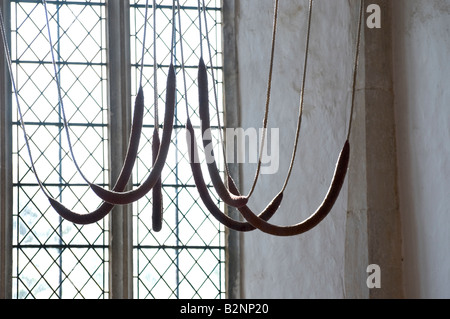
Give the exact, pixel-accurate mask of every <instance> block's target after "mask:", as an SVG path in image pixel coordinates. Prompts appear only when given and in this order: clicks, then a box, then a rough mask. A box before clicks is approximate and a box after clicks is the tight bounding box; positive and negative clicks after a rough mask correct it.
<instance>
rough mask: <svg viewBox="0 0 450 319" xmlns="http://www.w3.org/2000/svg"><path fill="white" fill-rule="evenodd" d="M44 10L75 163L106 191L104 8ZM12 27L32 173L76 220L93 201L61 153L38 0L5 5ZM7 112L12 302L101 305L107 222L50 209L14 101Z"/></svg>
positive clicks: (58, 4)
mask: <svg viewBox="0 0 450 319" xmlns="http://www.w3.org/2000/svg"><path fill="white" fill-rule="evenodd" d="M47 7H48V10H49V17H50V25H51V34H52V39H53V44H54V50H55V54H56V60H57V68H58V72H59V77H60V80H61V87H62V94H63V99H64V106H65V110H66V115H67V119H68V121H69V126H70V134H71V140H72V143H73V147H74V151H75V154H76V157H77V161H78V162H79V164H80V166H81V170H82V171H83V173H84V174H85V175H86V176H87V177H88V179H89V180H90V181H92V182H95V183H98V184H101V185H107V184H108V182H109V181H108V147H107V143H108V131H107V130H108V128H107V124H108V123H107V109H106V99H107V96H106V91H107V90H106V74H107V73H106V54H105V53H106V46H105V42H106V37H105V1H104V0H98V1H70V2H69V1H67V2H66V1H48V6H47ZM11 29H12V34H11V53H12V59H13V68H14V72H15V78H16V80H17V87H18V91H19V95H20V103H21V107H22V110H23V113H24V120H25V122H26V125H27V133H28V135H29V140H30V145H31V148H32V154H33V157H34V161H35V164H36V170H37V171H38V173H39V176H40V178H41V179H42V182H43V183H44V185H45V187H46V188H47V189H48V191H49V192H50V194H51V195H52V196H53V197H54V198H55V199H57V200H59V201H61V202H62V203H63V204H64V205H65V206H67V207H68V208H69V209H73V210H74V211H76V212H77V213H80V214H82V213H87V212H89V211H92V210H94V209H95V208H97V207H98V205H99V204H100V201H99V200H98V199H97V197H96V196H94V195H93V193H92V192H91V191H90V190H89V187H88V186H87V185H86V183H85V182H84V180H83V179H82V178H81V177H80V175H79V174H78V173H77V172H76V169H75V167H74V165H73V162H72V160H71V156H70V153H69V151H68V145H67V138H66V135H65V131H64V130H63V120H62V114H61V105H60V104H59V102H58V92H57V87H56V83H55V81H54V72H53V66H52V58H51V54H50V47H49V42H48V33H47V29H46V22H45V11H44V6H43V5H42V1H11ZM13 100H14V99H13ZM13 110H14V111H13V163H14V164H13V165H14V167H13V176H14V181H13V182H14V212H13V215H14V216H13V223H14V225H13V226H14V234H13V256H14V258H13V297H15V298H107V297H108V246H107V245H108V219H107V218H105V219H104V220H102V221H101V222H99V223H97V224H94V225H89V226H83V227H81V226H76V225H74V224H72V223H70V222H68V221H64V220H62V219H61V218H60V217H59V215H58V214H57V213H56V212H55V211H54V210H53V209H52V208H49V203H48V200H47V198H46V197H45V195H44V194H43V193H42V192H41V191H40V189H39V187H38V185H37V182H36V179H35V177H34V175H33V172H32V171H31V165H30V160H29V158H28V154H27V149H26V145H25V142H24V139H23V134H22V130H21V128H20V126H19V117H18V113H17V105H16V104H15V103H14V104H13Z"/></svg>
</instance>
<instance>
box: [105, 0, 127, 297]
mask: <svg viewBox="0 0 450 319" xmlns="http://www.w3.org/2000/svg"><path fill="white" fill-rule="evenodd" d="M129 12H130V9H129V3H128V1H115V0H113V1H111V0H109V1H107V41H108V42H107V46H108V50H107V52H108V53H107V54H108V56H107V58H108V106H109V133H108V136H109V148H110V152H109V154H110V181H111V183H112V184H114V182H115V181H116V180H117V177H118V176H119V174H120V171H121V168H122V164H123V161H124V159H125V156H126V151H127V145H128V136H129V132H130V128H131V103H130V97H131V84H130V82H131V81H130V79H131V70H130V22H129V19H130V18H129ZM131 208H132V205H124V206H116V207H115V208H114V209H113V211H112V213H111V215H110V231H111V236H110V282H109V285H110V297H111V298H113V299H131V298H133V291H132V287H133V282H132V276H133V267H132V255H133V254H132V252H133V249H132V239H133V237H132V214H131Z"/></svg>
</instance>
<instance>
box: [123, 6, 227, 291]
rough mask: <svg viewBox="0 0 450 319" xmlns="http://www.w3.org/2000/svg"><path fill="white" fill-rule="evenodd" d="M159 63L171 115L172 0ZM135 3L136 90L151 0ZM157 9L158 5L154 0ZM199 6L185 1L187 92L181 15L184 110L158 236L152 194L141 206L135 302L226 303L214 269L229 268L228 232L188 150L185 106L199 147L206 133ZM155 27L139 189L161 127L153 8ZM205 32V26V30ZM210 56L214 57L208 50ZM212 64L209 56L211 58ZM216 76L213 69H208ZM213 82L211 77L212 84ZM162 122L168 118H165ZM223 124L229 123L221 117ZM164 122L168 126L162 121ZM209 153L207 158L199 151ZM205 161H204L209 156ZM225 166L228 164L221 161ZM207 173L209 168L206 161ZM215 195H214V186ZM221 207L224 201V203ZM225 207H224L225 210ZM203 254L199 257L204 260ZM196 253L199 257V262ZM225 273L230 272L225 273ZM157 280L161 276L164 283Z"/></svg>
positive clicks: (162, 21)
mask: <svg viewBox="0 0 450 319" xmlns="http://www.w3.org/2000/svg"><path fill="white" fill-rule="evenodd" d="M156 2H157V10H156V30H155V32H156V36H157V39H156V42H155V43H156V49H157V50H156V63H157V65H158V72H157V74H156V75H157V78H158V81H157V84H156V85H157V89H158V92H157V93H156V96H157V97H158V100H157V104H158V106H159V107H158V110H159V114H164V102H165V86H166V83H165V81H166V77H167V70H168V67H169V64H170V61H171V48H172V47H171V45H172V44H171V40H172V30H173V13H172V5H173V1H169V0H164V1H156ZM220 2H221V1H206V5H207V16H208V32H209V36H210V39H211V44H212V47H211V51H212V53H213V64H214V72H215V79H216V81H217V82H218V87H219V89H218V90H217V92H218V100H219V103H220V104H219V105H218V107H219V111H220V116H221V117H222V116H223V113H222V109H223V106H222V105H221V101H222V95H221V94H222V90H221V89H220V86H221V82H220V81H221V77H222V76H221V73H222V62H221V61H220V59H221V58H222V57H221V53H220V51H221V49H220V46H221V42H220V41H221V39H220V36H219V35H220V34H221V11H220V6H221V3H220ZM130 4H131V9H132V10H131V12H132V13H131V15H132V17H133V18H134V19H133V22H132V23H131V43H132V65H133V66H134V67H133V69H132V74H133V75H134V77H133V79H132V87H133V90H132V91H133V92H136V91H137V84H138V83H139V79H140V72H141V68H140V65H141V52H142V42H143V41H142V36H143V25H144V17H145V1H144V0H139V1H138V0H133V1H130ZM150 4H151V2H150ZM197 4H198V2H197V1H196V0H184V1H180V5H181V11H180V17H181V20H182V29H183V30H182V36H183V44H184V47H183V49H184V57H185V67H186V88H187V95H185V92H184V83H183V74H182V70H181V67H180V66H181V62H182V61H181V52H180V46H179V45H180V35H179V34H178V29H179V28H178V17H176V25H177V27H176V28H177V30H176V32H177V34H176V45H177V47H176V49H175V50H174V54H175V56H174V65H175V68H176V73H177V83H178V86H177V88H178V91H177V108H176V114H175V122H174V124H175V127H174V131H173V134H172V144H171V148H170V151H169V155H168V158H167V161H166V166H165V168H164V170H163V174H162V182H163V187H164V189H163V197H164V198H163V199H164V223H163V229H162V231H161V232H159V233H155V232H153V231H152V223H151V214H152V197H151V194H149V196H147V197H146V198H145V199H143V200H140V201H139V202H138V203H136V204H135V205H134V227H135V229H134V231H135V236H134V246H135V263H137V264H138V265H139V267H137V268H135V271H134V283H135V292H134V294H135V297H136V298H158V299H160V298H223V297H224V294H225V285H224V277H225V275H224V274H225V273H224V271H218V272H217V274H219V275H217V276H216V275H213V273H214V274H215V272H213V271H212V270H211V269H208V267H211V266H212V267H213V268H214V269H222V266H223V263H224V260H225V259H224V258H225V254H224V250H225V247H224V231H223V227H222V226H220V225H219V223H218V222H217V221H216V220H215V219H214V218H213V217H211V216H210V214H209V212H208V211H207V210H206V209H205V207H204V206H203V205H202V204H201V200H200V198H199V195H198V191H197V189H196V187H195V184H194V180H193V178H192V173H191V169H190V165H189V162H188V152H187V146H186V132H185V129H184V126H185V124H186V119H187V114H186V111H185V106H186V102H187V103H188V109H189V112H190V117H191V120H192V123H193V125H194V126H196V128H197V130H196V134H197V138H198V142H199V145H202V143H201V139H200V138H201V136H200V134H199V133H200V132H199V130H198V128H199V125H200V120H199V117H198V88H197V72H198V71H197V67H198V63H199V58H200V55H201V52H200V33H199V21H198V8H197ZM148 21H149V24H148V28H149V29H148V32H147V43H149V45H148V46H147V48H146V55H145V58H144V59H145V60H144V62H145V65H144V66H145V67H144V69H143V80H144V81H143V87H144V94H145V96H146V107H147V110H146V116H145V117H144V125H145V126H146V129H145V132H144V136H145V138H143V139H142V140H141V141H142V142H141V149H140V152H139V158H138V165H137V168H136V170H135V174H134V177H135V179H134V182H135V185H139V183H141V182H142V181H143V180H144V179H145V178H146V176H147V174H148V173H149V170H151V165H152V163H151V161H149V158H151V142H152V139H151V136H152V133H153V128H154V125H155V123H154V111H155V109H154V104H155V103H154V96H155V94H154V89H155V85H154V81H155V79H154V71H153V66H154V59H155V57H154V53H153V52H154V47H153V32H154V30H153V8H150V11H149V20H148ZM203 30H204V29H203ZM203 41H204V42H205V43H204V48H206V47H207V46H206V40H205V36H203ZM204 50H205V51H204V52H203V54H204V55H207V54H208V52H207V51H206V49H204ZM208 63H209V59H208ZM209 71H211V69H210V70H209ZM210 83H213V82H212V79H210ZM210 89H211V90H210V100H211V103H212V104H211V107H212V109H211V110H215V105H214V103H213V102H214V101H215V96H214V90H213V86H212V85H210ZM211 112H212V113H213V114H212V116H211V117H212V120H213V121H214V122H212V126H213V127H214V131H213V135H214V137H215V143H216V144H217V141H218V140H217V138H218V134H217V117H216V116H215V113H214V112H213V111H211ZM160 121H162V116H161V115H160ZM221 122H222V123H223V119H221ZM159 125H162V122H161V123H159ZM214 151H215V153H216V156H221V152H220V149H219V148H218V147H216V148H215V149H214ZM200 155H201V156H203V155H202V154H200ZM202 161H204V158H203V157H202ZM218 163H219V164H220V163H222V161H221V160H220V159H219V160H218ZM203 168H206V165H204V164H203ZM205 180H206V182H208V183H209V176H208V174H205ZM211 194H212V196H213V197H214V196H215V194H214V192H213V190H212V188H211ZM217 204H218V205H221V204H220V201H217ZM220 207H221V209H223V206H220ZM213 247H214V249H215V250H216V252H217V254H216V255H215V256H216V257H215V258H212V259H207V258H201V256H203V255H204V256H206V255H209V254H210V252H211V249H212V248H213ZM197 253H199V254H200V255H198V254H197ZM192 256H194V257H192ZM222 270H223V269H222ZM158 276H161V278H159V279H158Z"/></svg>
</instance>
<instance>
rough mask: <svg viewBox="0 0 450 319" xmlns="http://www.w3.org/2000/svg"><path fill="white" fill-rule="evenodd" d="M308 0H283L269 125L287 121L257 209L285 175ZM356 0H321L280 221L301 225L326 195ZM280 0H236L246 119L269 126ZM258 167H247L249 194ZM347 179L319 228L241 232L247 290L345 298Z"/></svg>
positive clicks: (345, 98)
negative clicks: (278, 233)
mask: <svg viewBox="0 0 450 319" xmlns="http://www.w3.org/2000/svg"><path fill="white" fill-rule="evenodd" d="M307 9H308V1H307V0H295V1H285V0H283V1H280V17H279V19H280V21H279V23H280V24H279V29H278V39H277V49H276V63H275V69H274V84H273V91H272V103H271V112H270V120H269V127H271V128H280V141H279V148H280V157H281V159H280V167H279V171H278V173H277V174H275V175H264V176H262V177H261V178H260V180H259V183H258V186H257V188H256V191H255V193H254V195H253V197H252V200H251V201H250V207H251V208H252V209H253V210H254V211H255V212H260V211H261V210H262V209H263V208H264V207H265V206H266V205H267V204H268V203H269V201H270V200H271V199H272V198H273V197H274V196H275V195H276V194H277V193H278V191H279V190H280V189H281V187H282V185H283V182H284V179H285V177H286V174H287V170H288V166H289V162H290V158H291V153H292V145H293V142H294V136H295V130H296V124H297V122H296V120H297V114H298V105H299V96H300V88H301V75H302V72H303V56H304V48H305V35H306V22H307V19H306V18H307ZM358 9H359V6H358V2H357V1H348V0H335V1H315V6H314V16H313V26H312V39H311V48H310V50H311V52H310V59H309V65H308V78H307V84H306V91H305V92H306V95H305V99H306V100H305V111H304V119H303V124H302V131H301V137H300V148H299V152H298V157H297V161H296V163H295V168H294V173H293V175H292V179H291V182H290V184H289V187H288V190H287V192H286V194H285V198H284V201H283V203H282V206H281V209H280V210H279V212H278V214H277V215H276V216H275V217H274V218H273V219H272V220H271V221H272V222H274V223H276V224H279V225H288V224H293V223H298V222H300V221H302V220H304V219H305V218H307V217H308V216H309V214H310V213H312V212H314V211H315V210H316V208H317V207H318V206H319V204H320V203H321V201H322V200H323V197H324V196H325V194H326V192H327V190H328V187H329V184H330V181H331V178H332V174H333V172H334V168H335V164H336V160H337V157H338V155H339V152H340V150H341V148H342V146H343V143H344V141H345V138H346V129H347V123H348V116H349V111H350V97H351V81H352V71H353V58H354V41H355V37H356V28H357V19H358ZM272 15H273V0H243V1H239V8H238V14H237V17H236V19H237V23H238V24H237V47H238V59H239V83H240V84H239V89H240V104H241V126H242V127H243V128H249V127H255V128H259V127H261V126H262V119H263V114H264V107H265V96H266V86H267V85H266V82H267V77H268V70H269V69H268V67H269V56H270V45H271V32H272ZM255 169H256V165H252V164H245V165H243V166H242V185H243V189H242V190H243V192H244V193H247V192H248V191H249V188H250V185H251V183H252V181H253V177H254V172H255ZM346 201H347V191H346V186H344V187H343V190H342V192H341V196H340V197H339V199H338V201H337V203H336V205H335V208H334V209H333V211H332V212H331V214H330V215H329V216H328V217H327V218H326V219H325V220H324V221H323V222H322V223H321V224H320V225H319V226H318V227H317V228H315V229H313V230H312V231H310V232H308V233H306V234H303V235H300V236H296V237H291V238H277V237H273V236H270V235H267V234H263V233H261V232H259V231H255V232H252V233H247V234H244V235H243V238H242V252H243V254H242V278H243V279H242V287H243V288H242V290H243V291H242V292H243V296H242V297H244V298H342V297H344V294H345V293H344V256H345V218H346Z"/></svg>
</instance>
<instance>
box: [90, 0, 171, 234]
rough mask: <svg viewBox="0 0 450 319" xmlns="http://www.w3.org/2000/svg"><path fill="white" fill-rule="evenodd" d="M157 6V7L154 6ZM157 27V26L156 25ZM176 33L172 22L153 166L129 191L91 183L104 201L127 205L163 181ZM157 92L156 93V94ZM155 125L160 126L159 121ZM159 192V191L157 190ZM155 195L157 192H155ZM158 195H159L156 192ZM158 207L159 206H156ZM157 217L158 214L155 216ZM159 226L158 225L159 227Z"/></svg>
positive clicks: (169, 134)
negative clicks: (158, 139)
mask: <svg viewBox="0 0 450 319" xmlns="http://www.w3.org/2000/svg"><path fill="white" fill-rule="evenodd" d="M154 8H155V7H154ZM172 10H173V11H172V12H173V14H175V13H174V10H175V2H174V5H173V7H172ZM154 28H155V26H154ZM174 34H175V23H172V41H171V42H172V45H171V51H170V66H169V72H168V75H167V84H166V104H165V114H164V126H163V132H162V137H161V142H160V147H159V149H158V152H157V154H158V155H157V156H156V158H155V154H156V147H154V149H153V167H152V170H151V172H150V174H149V175H148V177H147V178H146V179H145V180H144V182H143V183H142V184H141V185H140V186H139V187H137V188H135V189H133V190H131V191H128V192H115V191H108V190H105V189H103V188H101V187H99V186H97V185H91V188H92V190H93V191H94V192H95V193H96V194H97V196H99V197H100V198H101V199H103V200H104V201H107V202H109V203H111V204H115V205H127V204H131V203H133V202H136V201H138V200H139V199H141V198H142V197H144V196H145V195H147V194H148V193H149V192H150V190H152V189H153V188H154V187H155V186H156V187H157V188H159V186H158V185H159V183H161V173H162V169H163V168H164V165H165V163H166V159H167V155H168V153H169V148H170V145H171V140H172V132H173V124H174V123H173V122H174V117H175V104H176V75H175V68H174V46H175V40H174ZM156 95H157V93H155V96H156ZM155 126H159V123H158V124H157V125H155ZM156 192H158V191H156ZM154 195H155V194H154ZM155 196H156V197H158V196H159V195H158V194H156V195H155ZM156 209H157V208H156ZM161 209H162V208H161ZM155 218H156V216H155ZM157 228H158V227H157Z"/></svg>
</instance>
